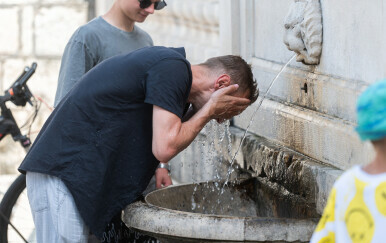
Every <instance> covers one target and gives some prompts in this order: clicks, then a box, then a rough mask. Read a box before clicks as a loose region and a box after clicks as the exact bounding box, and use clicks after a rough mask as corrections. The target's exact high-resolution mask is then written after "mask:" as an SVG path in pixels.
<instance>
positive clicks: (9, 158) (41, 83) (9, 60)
mask: <svg viewBox="0 0 386 243" xmlns="http://www.w3.org/2000/svg"><path fill="white" fill-rule="evenodd" d="M90 2H91V3H92V1H90ZM91 15H92V14H90V13H89V8H88V1H84V0H23V1H21V0H0V25H1V31H0V90H4V89H7V88H8V87H9V86H10V85H11V84H12V83H13V82H14V81H15V80H16V78H17V77H18V76H19V74H20V73H21V71H22V70H23V68H24V67H25V66H29V65H31V63H32V62H36V63H37V64H38V67H37V70H36V72H35V74H34V75H33V76H32V78H31V79H30V80H29V81H28V85H29V87H30V89H31V91H32V93H33V94H34V95H36V96H39V97H41V98H42V99H44V100H45V101H46V102H47V104H48V105H49V106H52V105H53V101H54V96H55V91H56V84H57V78H58V73H59V67H60V59H61V55H62V53H63V51H64V47H65V44H66V43H67V41H68V39H69V38H70V36H71V34H72V33H73V32H74V31H75V29H76V28H78V27H79V26H80V25H82V24H84V23H86V22H87V20H88V19H89V18H90V17H92V16H91ZM9 107H11V108H12V110H13V111H14V115H15V117H16V120H17V122H18V124H19V125H21V124H23V123H24V122H25V121H26V119H27V118H28V116H29V115H31V112H32V108H31V107H30V106H29V105H27V106H26V108H19V107H14V106H13V105H11V104H10V105H9ZM26 110H27V111H26ZM50 112H51V111H50V109H49V108H48V107H47V106H46V105H44V104H42V106H41V109H40V112H39V116H38V117H37V120H36V122H35V124H34V126H33V128H32V135H31V136H32V137H34V136H36V134H37V133H38V131H39V129H40V127H41V126H42V124H43V123H44V121H45V120H46V118H47V117H48V115H49V114H50ZM24 132H27V131H26V130H25V129H24ZM24 154H25V152H24V151H23V149H22V148H21V146H20V145H19V144H15V143H14V142H13V140H12V138H11V137H10V136H7V137H6V138H5V139H3V140H2V141H1V143H0V174H3V173H16V170H15V169H16V167H17V165H18V164H19V163H20V162H21V160H22V158H23V156H24Z"/></svg>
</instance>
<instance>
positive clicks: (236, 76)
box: [200, 55, 259, 103]
mask: <svg viewBox="0 0 386 243" xmlns="http://www.w3.org/2000/svg"><path fill="white" fill-rule="evenodd" d="M200 65H203V66H206V67H207V68H209V69H212V70H213V69H214V70H216V69H217V70H219V69H220V70H222V71H224V72H225V73H226V74H228V75H229V76H230V78H231V83H233V84H238V85H239V88H240V89H241V90H242V91H246V90H248V91H249V99H250V100H251V103H253V102H255V101H256V99H257V97H259V89H258V88H257V82H256V80H254V79H253V73H252V69H251V65H249V64H248V63H247V62H246V61H245V60H244V59H243V58H241V57H240V56H234V55H226V56H219V57H213V58H210V59H208V60H207V61H206V62H204V63H202V64H200Z"/></svg>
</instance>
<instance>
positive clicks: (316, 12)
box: [284, 0, 323, 65]
mask: <svg viewBox="0 0 386 243" xmlns="http://www.w3.org/2000/svg"><path fill="white" fill-rule="evenodd" d="M284 27H285V33H284V43H285V44H286V45H287V48H288V49H289V50H292V51H294V52H295V53H296V54H297V57H296V61H298V62H303V63H304V64H309V65H315V64H319V61H320V54H321V52H322V42H323V39H322V38H323V25H322V9H321V5H320V1H319V0H294V3H292V5H291V8H290V10H289V13H288V15H287V17H286V18H285V21H284Z"/></svg>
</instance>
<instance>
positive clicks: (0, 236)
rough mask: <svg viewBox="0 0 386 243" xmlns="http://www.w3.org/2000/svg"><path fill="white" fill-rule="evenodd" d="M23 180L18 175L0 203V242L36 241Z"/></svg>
mask: <svg viewBox="0 0 386 243" xmlns="http://www.w3.org/2000/svg"><path fill="white" fill-rule="evenodd" d="M25 182H26V180H25V175H19V176H18V177H17V178H16V180H15V181H14V182H13V183H12V185H11V186H10V187H9V188H8V190H7V192H6V193H5V194H4V197H3V199H2V201H1V203H0V243H11V242H12V243H16V242H36V240H35V226H34V223H33V219H32V214H31V210H30V207H29V203H28V198H27V190H26V183H25ZM1 214H2V215H1ZM3 216H4V217H5V218H4V217H3ZM9 222H10V223H9ZM11 224H12V225H11Z"/></svg>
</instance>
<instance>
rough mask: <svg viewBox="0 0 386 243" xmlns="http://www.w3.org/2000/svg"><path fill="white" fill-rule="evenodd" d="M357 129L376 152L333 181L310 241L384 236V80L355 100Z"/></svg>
mask: <svg viewBox="0 0 386 243" xmlns="http://www.w3.org/2000/svg"><path fill="white" fill-rule="evenodd" d="M357 112H358V126H357V129H356V130H357V132H358V134H359V136H360V138H361V140H363V141H365V140H370V141H371V143H372V145H373V146H374V149H375V152H376V155H375V158H374V160H373V161H372V162H371V163H370V164H368V165H365V166H359V165H358V166H355V167H354V168H352V169H350V170H348V171H347V172H345V173H344V174H343V175H342V176H341V177H340V178H339V179H338V180H337V181H336V182H335V184H334V187H333V189H332V191H331V193H330V197H329V199H328V201H327V205H326V208H325V209H324V213H323V216H322V218H321V219H320V222H319V224H318V226H317V228H316V230H315V232H314V234H313V236H312V238H311V243H322V242H323V243H324V242H337V243H339V242H353V243H370V242H373V243H376V242H379V243H381V242H385V239H386V231H385V229H386V80H383V81H380V82H377V83H375V84H373V85H371V86H370V87H369V88H368V89H367V90H366V91H365V92H364V93H363V94H362V95H361V96H360V97H359V99H358V105H357Z"/></svg>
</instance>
